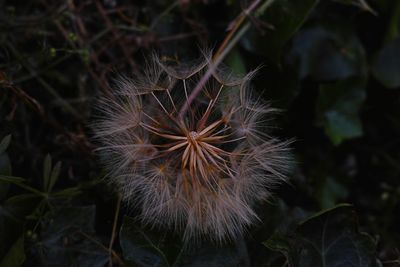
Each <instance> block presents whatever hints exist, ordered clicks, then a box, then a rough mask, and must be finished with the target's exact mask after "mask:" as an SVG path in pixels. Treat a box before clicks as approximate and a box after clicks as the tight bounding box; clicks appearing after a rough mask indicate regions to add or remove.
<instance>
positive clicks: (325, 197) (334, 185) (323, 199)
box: [317, 177, 348, 209]
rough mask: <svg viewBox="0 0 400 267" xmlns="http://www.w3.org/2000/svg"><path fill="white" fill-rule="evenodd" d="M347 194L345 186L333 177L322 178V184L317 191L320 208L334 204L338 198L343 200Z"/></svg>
mask: <svg viewBox="0 0 400 267" xmlns="http://www.w3.org/2000/svg"><path fill="white" fill-rule="evenodd" d="M347 195H348V190H347V188H346V187H345V186H344V185H343V184H341V183H339V181H337V180H336V179H335V178H333V177H326V178H325V179H323V184H322V185H321V186H320V188H319V191H318V196H317V198H318V201H319V204H320V207H321V208H322V209H327V208H331V207H333V206H335V204H336V203H337V202H338V201H339V200H342V201H343V200H344V198H346V197H347Z"/></svg>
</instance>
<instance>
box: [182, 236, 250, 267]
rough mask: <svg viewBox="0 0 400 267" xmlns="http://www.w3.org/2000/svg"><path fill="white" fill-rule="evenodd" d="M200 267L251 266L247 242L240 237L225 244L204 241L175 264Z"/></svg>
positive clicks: (183, 266)
mask: <svg viewBox="0 0 400 267" xmlns="http://www.w3.org/2000/svg"><path fill="white" fill-rule="evenodd" d="M176 265H177V266H182V267H200V266H218V267H231V266H241V267H248V266H250V259H249V255H248V252H247V247H246V242H245V241H244V240H243V239H238V240H236V241H235V242H234V243H233V242H232V243H231V244H225V245H215V244H214V245H212V244H205V243H203V244H202V245H201V246H199V247H195V248H194V249H192V250H191V251H188V252H187V253H186V255H185V256H184V257H183V258H182V259H181V261H179V262H178V264H177V263H175V264H174V266H176Z"/></svg>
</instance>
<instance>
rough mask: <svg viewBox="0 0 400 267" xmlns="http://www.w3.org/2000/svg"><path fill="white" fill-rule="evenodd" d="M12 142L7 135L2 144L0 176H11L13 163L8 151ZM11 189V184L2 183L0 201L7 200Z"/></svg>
mask: <svg viewBox="0 0 400 267" xmlns="http://www.w3.org/2000/svg"><path fill="white" fill-rule="evenodd" d="M10 142H11V135H10V134H9V135H7V136H6V137H4V138H3V140H1V142H0V174H2V175H11V172H12V171H11V162H10V158H9V157H8V155H7V153H6V150H7V148H8V146H9V145H10ZM9 188H10V185H9V183H5V182H1V181H0V200H1V199H3V198H5V197H6V195H7V193H8V190H9Z"/></svg>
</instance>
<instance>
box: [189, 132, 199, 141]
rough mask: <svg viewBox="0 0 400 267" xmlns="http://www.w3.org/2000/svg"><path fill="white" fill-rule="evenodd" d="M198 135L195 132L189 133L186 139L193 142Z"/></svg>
mask: <svg viewBox="0 0 400 267" xmlns="http://www.w3.org/2000/svg"><path fill="white" fill-rule="evenodd" d="M198 136H199V134H198V133H197V132H195V131H191V132H190V133H189V135H188V139H189V140H190V141H192V142H195V141H196V139H197V137H198Z"/></svg>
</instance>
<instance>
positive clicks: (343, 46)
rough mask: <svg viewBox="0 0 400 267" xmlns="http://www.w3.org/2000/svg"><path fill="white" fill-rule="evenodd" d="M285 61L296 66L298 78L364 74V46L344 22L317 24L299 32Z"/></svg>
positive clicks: (323, 78)
mask: <svg viewBox="0 0 400 267" xmlns="http://www.w3.org/2000/svg"><path fill="white" fill-rule="evenodd" d="M286 61H287V63H288V64H289V65H293V66H297V67H298V69H299V70H298V71H299V76H300V78H301V79H303V78H306V77H308V76H311V77H312V78H314V79H315V80H317V81H334V80H342V79H346V78H349V77H352V76H363V77H364V76H366V73H367V68H366V59H365V51H364V48H363V46H362V44H361V42H360V41H359V40H358V38H357V37H356V34H355V33H354V32H353V31H352V29H351V28H349V27H348V24H346V23H345V22H342V23H339V22H330V23H328V22H326V23H324V24H323V23H320V24H318V25H316V26H312V27H308V28H305V29H304V30H302V31H300V32H299V33H298V34H297V35H296V36H295V37H294V38H293V42H292V48H291V50H290V53H288V56H287V59H286Z"/></svg>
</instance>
